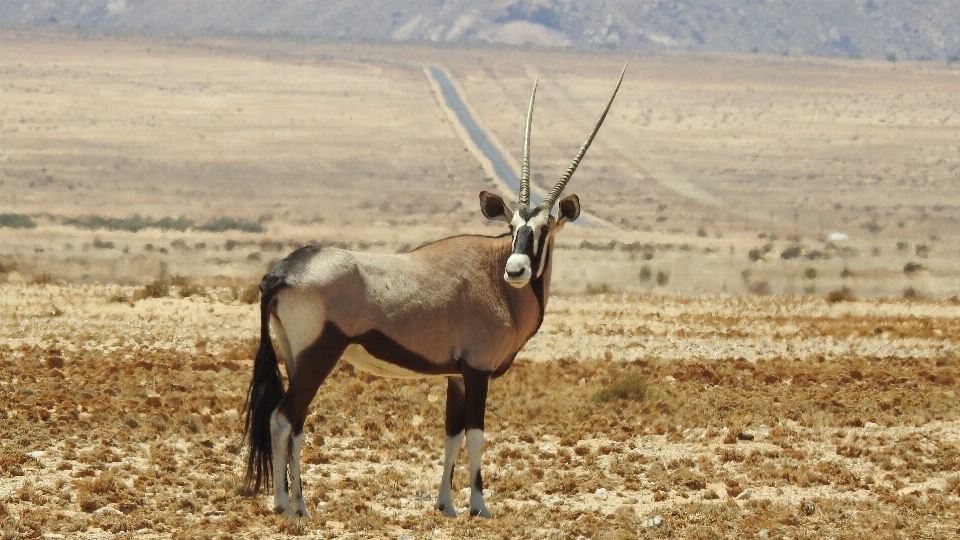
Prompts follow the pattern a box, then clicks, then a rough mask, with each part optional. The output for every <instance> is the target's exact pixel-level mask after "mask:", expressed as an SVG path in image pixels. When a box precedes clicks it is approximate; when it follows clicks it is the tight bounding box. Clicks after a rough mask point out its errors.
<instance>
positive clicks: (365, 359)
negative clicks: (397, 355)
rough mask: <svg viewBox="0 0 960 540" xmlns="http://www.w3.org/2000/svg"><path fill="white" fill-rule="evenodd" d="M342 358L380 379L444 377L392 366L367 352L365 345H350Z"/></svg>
mask: <svg viewBox="0 0 960 540" xmlns="http://www.w3.org/2000/svg"><path fill="white" fill-rule="evenodd" d="M341 358H343V359H344V360H346V361H347V362H350V364H351V365H352V366H353V367H355V368H357V369H359V370H360V371H365V372H367V373H370V374H372V375H377V376H379V377H391V378H401V379H421V378H424V377H438V376H442V375H438V374H434V373H420V372H417V371H414V370H412V369H408V368H405V367H402V366H398V365H396V364H391V363H390V362H386V361H384V360H381V359H379V358H377V357H375V356H373V355H371V354H370V353H368V352H367V350H366V349H364V348H363V345H356V344H354V345H350V346H349V347H347V350H345V351H343V356H342V357H341Z"/></svg>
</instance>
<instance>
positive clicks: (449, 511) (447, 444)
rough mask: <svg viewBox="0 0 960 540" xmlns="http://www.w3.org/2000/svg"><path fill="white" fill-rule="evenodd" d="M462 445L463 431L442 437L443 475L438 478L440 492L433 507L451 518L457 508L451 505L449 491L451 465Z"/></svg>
mask: <svg viewBox="0 0 960 540" xmlns="http://www.w3.org/2000/svg"><path fill="white" fill-rule="evenodd" d="M462 445H463V432H462V431H461V432H460V433H458V434H456V435H454V436H453V437H451V436H449V435H447V436H446V437H445V438H444V439H443V477H442V478H441V479H440V494H439V495H437V504H436V505H434V508H436V509H437V510H440V511H441V512H443V515H445V516H447V517H451V518H455V517H457V509H456V508H454V506H453V494H452V492H451V488H452V484H453V466H454V465H456V463H457V454H459V453H460V446H462Z"/></svg>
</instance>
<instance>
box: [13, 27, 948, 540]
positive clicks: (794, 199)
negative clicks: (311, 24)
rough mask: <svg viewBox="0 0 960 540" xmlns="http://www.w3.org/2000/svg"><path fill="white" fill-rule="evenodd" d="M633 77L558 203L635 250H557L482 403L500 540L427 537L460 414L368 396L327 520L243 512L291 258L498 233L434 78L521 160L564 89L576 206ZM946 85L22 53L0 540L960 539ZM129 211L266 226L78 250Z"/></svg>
mask: <svg viewBox="0 0 960 540" xmlns="http://www.w3.org/2000/svg"><path fill="white" fill-rule="evenodd" d="M625 61H627V62H629V67H628V72H627V73H628V76H627V79H626V82H625V83H624V87H623V88H622V90H621V93H620V96H619V97H618V100H617V102H616V104H615V105H614V109H613V110H612V112H611V116H610V117H609V118H608V120H607V123H606V124H605V125H604V127H603V129H602V130H601V132H600V135H599V136H598V138H597V140H596V142H595V144H594V146H593V147H592V148H591V150H590V153H589V155H588V156H587V158H586V159H585V160H584V162H583V164H582V165H581V167H580V170H579V171H578V172H577V174H576V176H575V177H574V179H573V180H572V182H571V184H570V186H569V188H568V192H572V193H577V194H578V195H580V198H581V201H582V203H583V206H584V209H585V210H587V211H590V212H591V213H593V214H594V215H597V216H599V217H600V218H602V219H604V220H605V221H606V222H607V223H608V226H606V227H602V228H585V227H578V226H575V225H574V226H570V227H567V228H565V229H564V230H563V232H562V233H561V234H560V235H559V236H558V242H557V250H556V263H555V264H556V266H555V273H554V281H555V283H554V289H555V290H556V292H557V296H555V297H554V298H552V299H551V301H550V305H549V307H548V310H547V317H546V320H545V322H544V325H543V327H542V329H541V331H540V333H539V334H538V335H537V336H536V338H535V339H534V340H533V341H532V342H531V343H530V344H528V346H527V347H526V348H525V349H524V350H523V351H522V352H521V354H520V356H519V357H518V360H517V362H516V364H515V365H514V367H513V368H511V370H510V371H509V372H508V373H507V374H506V375H505V376H504V377H502V378H501V379H498V380H497V381H495V382H494V384H493V385H492V389H491V395H490V400H489V409H488V428H489V431H488V437H489V438H488V443H487V452H486V459H485V463H486V466H485V469H484V478H485V480H486V484H487V488H488V491H489V493H488V497H487V503H488V506H489V507H490V509H491V511H492V512H493V514H494V518H493V519H491V520H479V519H471V518H469V517H467V516H461V517H460V518H458V519H456V520H447V519H444V518H442V517H441V516H440V515H439V513H437V512H435V511H434V510H433V509H432V504H433V497H435V494H436V490H437V487H438V482H439V478H440V467H441V465H440V460H441V457H442V456H441V453H442V442H443V428H442V418H443V412H442V411H443V406H444V392H445V385H444V383H443V382H442V381H439V380H430V379H427V380H423V381H413V382H410V381H397V380H387V379H377V378H373V377H368V376H366V375H362V374H358V373H354V372H353V371H352V370H350V369H349V368H348V367H341V368H339V369H337V370H336V371H335V373H334V375H333V376H332V377H331V380H329V381H328V382H327V383H326V384H325V386H324V387H323V388H322V389H321V392H320V395H319V396H318V398H317V399H316V401H315V402H314V406H313V414H312V415H311V416H310V418H309V419H308V422H307V431H308V433H309V436H308V438H307V445H306V448H305V450H304V452H305V456H304V458H305V463H306V466H305V473H304V479H305V483H306V489H305V492H306V494H307V497H308V504H309V505H310V507H311V508H312V509H313V515H314V520H313V521H310V522H304V523H300V524H290V523H286V522H284V521H283V520H282V519H280V518H278V517H276V516H274V515H273V514H272V512H271V511H270V510H269V509H270V506H271V505H270V500H269V497H268V496H267V495H266V494H261V495H259V496H253V497H251V496H249V495H248V494H244V493H242V492H241V482H240V476H239V475H240V474H241V473H242V464H243V460H244V455H243V447H242V444H241V435H240V430H241V425H242V417H241V411H242V409H243V405H244V404H243V399H244V396H245V392H246V387H247V384H248V382H249V377H250V371H251V360H252V358H253V354H254V351H255V347H256V343H255V341H254V338H255V336H256V334H257V328H258V327H259V321H258V310H257V308H256V306H255V304H250V303H249V302H255V301H256V294H255V289H251V288H250V287H251V286H253V285H255V284H256V283H257V282H258V281H259V279H260V277H261V276H262V275H263V273H264V272H265V271H266V270H267V269H268V268H269V267H270V266H271V265H272V264H274V263H275V261H277V260H279V259H280V258H282V257H283V256H285V255H286V254H287V253H288V252H290V251H291V250H292V249H294V248H296V247H298V246H301V245H304V244H307V243H313V242H321V243H325V244H331V245H337V246H341V247H347V248H353V249H364V250H374V251H380V252H397V251H405V250H409V249H411V248H412V247H415V246H417V245H420V244H422V243H424V242H427V241H430V240H435V239H438V238H442V237H444V236H449V235H452V234H461V233H481V234H501V233H502V232H504V231H503V230H502V226H500V225H489V224H486V223H484V222H483V220H482V218H481V216H480V214H479V212H478V208H477V206H478V205H477V193H478V192H479V191H480V190H482V189H497V186H496V184H495V183H494V182H493V180H492V179H491V178H489V177H487V174H486V173H485V172H484V170H483V169H482V168H481V166H480V164H479V163H478V161H477V159H476V158H475V157H474V156H473V155H472V154H471V153H470V152H469V150H468V149H467V148H466V147H465V146H464V144H463V142H462V140H461V139H460V138H459V135H458V132H457V130H456V129H455V128H454V126H453V125H452V124H451V123H450V120H449V117H448V115H447V114H446V112H445V111H444V110H443V109H442V107H441V105H440V103H439V101H438V100H437V98H436V96H435V95H433V93H432V91H431V88H430V85H429V81H428V80H427V78H426V77H425V75H424V72H423V67H422V65H423V64H424V63H432V64H437V65H442V66H444V67H445V68H446V69H448V70H449V71H450V72H451V73H452V74H453V75H454V77H455V78H456V81H457V84H458V85H459V86H460V88H461V89H462V90H463V91H464V93H465V95H466V97H467V99H468V100H469V105H470V107H471V109H472V110H473V111H474V113H475V114H476V116H477V117H478V119H479V120H480V122H481V123H482V124H483V127H484V128H485V129H486V130H487V131H488V133H489V134H490V135H491V136H492V137H493V138H494V139H495V142H496V144H497V145H499V146H500V147H501V148H504V149H505V150H506V151H508V152H511V153H512V156H511V158H512V159H514V160H515V161H519V159H518V154H519V151H520V146H521V144H520V143H521V141H522V128H523V126H522V124H523V118H524V114H525V108H526V104H527V99H528V97H529V94H528V92H529V91H530V87H531V86H532V83H533V78H534V77H535V76H539V77H540V86H539V91H538V98H537V104H538V105H537V107H538V108H537V110H536V113H535V123H534V134H533V156H532V157H533V164H534V165H533V170H534V174H533V179H534V182H535V183H536V184H537V185H538V186H539V187H540V188H546V189H549V187H550V185H551V184H552V182H553V179H555V178H557V175H559V174H560V173H561V172H562V170H563V169H564V168H565V167H566V165H567V163H568V161H569V159H570V158H571V157H572V156H573V154H574V153H575V152H576V149H577V148H578V146H579V144H580V143H581V142H582V137H583V136H584V135H585V134H586V132H587V131H588V130H589V127H590V125H592V122H593V121H594V119H595V115H596V114H597V112H598V111H599V110H600V109H601V108H602V105H603V102H604V100H605V99H606V98H607V96H608V95H609V92H610V90H611V87H612V84H613V82H614V80H615V78H616V76H617V74H618V73H619V70H620V68H621V67H622V65H623V63H624V62H625ZM957 88H960V69H958V68H957V67H956V65H947V64H944V63H939V64H938V63H933V62H929V63H907V62H868V61H861V62H854V61H827V60H818V59H802V58H801V59H797V58H781V57H771V56H761V55H754V56H714V55H652V56H632V57H628V56H623V55H620V54H616V53H612V52H611V53H607V54H597V53H591V54H588V55H577V54H573V53H571V52H566V51H561V52H545V51H540V50H534V49H497V48H481V49H455V48H448V47H414V46H393V45H360V44H351V43H344V42H331V43H324V42H309V41H298V40H283V39H276V40H228V39H206V40H185V39H174V38H162V37H137V36H106V37H105V36H98V35H88V34H82V33H80V34H73V33H60V32H21V31H15V30H10V31H8V30H6V29H5V30H4V31H3V33H0V214H2V215H3V216H6V217H3V216H0V217H2V219H13V218H17V219H21V220H23V219H24V218H29V219H30V220H31V221H32V222H33V224H34V225H35V226H34V227H32V228H12V226H0V534H2V535H3V538H19V537H41V536H44V535H45V536H46V537H47V538H75V537H80V538H102V537H108V536H111V535H115V534H119V535H125V536H127V537H131V538H133V537H136V538H170V537H176V538H198V537H200V538H202V537H210V538H213V537H220V538H228V537H237V538H262V537H267V536H274V537H287V536H293V535H308V536H310V537H317V538H335V537H336V538H389V539H398V538H400V537H402V536H412V537H414V538H418V539H420V538H464V537H469V538H544V537H547V538H579V537H585V538H635V537H638V536H639V537H667V536H673V537H680V538H716V537H745V538H753V537H770V538H829V537H834V538H871V539H873V538H888V537H889V538H899V537H911V538H954V537H956V536H957V535H958V534H960V472H958V471H960V462H958V459H960V405H958V402H960V401H958V399H957V398H958V393H960V358H958V355H957V351H956V347H957V343H956V337H955V336H957V335H958V333H960V322H958V321H960V300H958V296H957V295H958V293H960V183H958V182H957V175H958V174H960V94H958V93H957V91H956V89H957ZM505 195H510V196H511V197H512V196H513V194H505ZM134 215H140V216H141V217H144V218H150V219H154V220H159V219H162V218H169V219H171V220H175V219H178V218H182V219H184V220H191V221H193V222H194V223H197V224H202V223H205V222H206V221H208V220H216V219H220V218H233V219H237V220H244V221H246V222H248V223H254V224H257V225H259V226H260V227H261V232H242V231H240V230H227V231H209V230H208V231H204V230H199V229H197V228H187V229H185V230H176V229H170V228H167V229H163V228H161V227H153V228H147V229H144V230H139V231H136V232H134V231H125V230H117V229H115V228H114V229H111V228H106V227H100V228H96V229H88V228H84V227H82V226H78V225H76V224H75V222H71V221H70V220H76V219H86V218H89V217H91V216H93V217H96V218H104V219H106V218H113V219H117V220H129V218H131V217H132V216H134ZM10 216H13V218H11V217H10ZM11 223H12V222H11ZM833 233H843V235H834V234H833ZM844 237H845V239H844ZM791 254H792V255H791ZM145 284H150V286H149V288H145V287H144V285H145ZM164 286H166V287H167V289H166V290H164V289H162V287H164ZM842 287H846V288H847V290H846V291H845V292H842V293H841V288H842ZM251 291H254V292H253V293H251ZM831 292H832V293H839V294H834V295H833V296H834V299H838V298H839V299H841V300H843V301H839V302H834V303H828V302H827V301H826V299H825V298H826V297H827V296H828V293H831ZM151 296H155V297H151ZM905 297H906V298H905ZM844 299H845V300H844ZM464 465H465V460H464ZM465 480H466V479H465V475H464V474H463V471H460V472H459V474H458V475H457V476H456V477H455V483H456V484H457V485H458V486H464V485H465V484H466V481H465ZM458 500H459V502H460V503H461V504H463V505H464V506H465V505H466V503H467V497H466V495H465V494H464V493H460V494H459V499H458Z"/></svg>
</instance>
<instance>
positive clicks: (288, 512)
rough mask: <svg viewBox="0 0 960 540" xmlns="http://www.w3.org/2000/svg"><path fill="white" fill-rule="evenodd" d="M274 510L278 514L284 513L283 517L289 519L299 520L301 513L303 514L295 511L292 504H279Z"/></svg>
mask: <svg viewBox="0 0 960 540" xmlns="http://www.w3.org/2000/svg"><path fill="white" fill-rule="evenodd" d="M273 511H274V512H276V513H277V514H282V515H283V517H285V518H286V519H287V520H289V521H297V520H298V519H300V515H301V514H300V512H297V511H294V509H293V508H292V507H290V506H287V507H284V506H282V505H279V504H278V505H277V506H275V507H273Z"/></svg>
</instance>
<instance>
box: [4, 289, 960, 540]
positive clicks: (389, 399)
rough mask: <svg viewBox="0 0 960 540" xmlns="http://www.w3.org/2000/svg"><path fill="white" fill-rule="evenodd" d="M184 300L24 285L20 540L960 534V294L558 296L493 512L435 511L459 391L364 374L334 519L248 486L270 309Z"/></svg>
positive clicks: (345, 402)
mask: <svg viewBox="0 0 960 540" xmlns="http://www.w3.org/2000/svg"><path fill="white" fill-rule="evenodd" d="M170 292H171V297H164V298H152V299H145V300H139V301H135V302H131V301H130V299H131V298H133V297H135V296H136V293H137V289H135V288H132V287H122V286H115V285H103V286H55V285H12V284H7V285H2V286H0V306H2V310H0V311H2V316H0V336H2V338H0V367H2V372H3V376H2V378H0V385H2V388H3V391H2V392H0V409H2V414H3V415H4V416H5V420H4V422H3V423H2V424H0V528H2V533H3V535H4V536H5V537H9V538H19V537H39V536H41V535H43V534H45V535H46V537H48V538H60V537H69V538H102V537H107V536H110V535H113V534H117V533H119V534H121V535H126V536H129V537H137V538H169V537H174V538H198V537H211V538H214V537H220V538H226V537H236V538H255V537H264V536H272V537H278V538H279V537H286V536H292V535H307V536H309V537H316V538H400V537H402V536H410V537H413V538H462V537H472V538H542V537H556V538H577V537H581V536H582V537H585V538H633V537H637V536H642V537H665V536H674V537H680V538H711V537H717V536H727V537H730V536H738V537H748V538H751V537H773V538H825V537H835V538H866V537H877V536H878V535H879V537H914V538H917V537H923V538H951V537H953V536H954V535H956V534H957V533H958V532H960V475H958V473H957V471H958V467H960V463H958V461H957V460H958V456H960V452H958V450H960V405H958V400H957V393H958V391H960V387H958V381H960V360H958V358H957V355H956V351H955V347H956V342H955V340H954V338H953V336H955V335H957V332H958V330H960V328H958V322H957V321H958V320H960V318H958V315H960V306H958V305H956V303H954V302H932V301H912V302H908V301H906V300H897V301H856V302H841V303H836V304H828V303H826V302H825V301H823V300H821V299H816V298H813V299H811V298H803V297H742V296H707V297H701V298H692V297H675V296H621V295H595V296H569V297H555V298H553V299H552V300H551V303H550V306H549V310H548V315H547V319H546V321H545V323H544V326H543V328H542V330H541V331H540V333H539V334H538V336H537V337H535V338H534V340H533V341H532V342H531V343H530V344H529V346H528V347H527V348H526V349H525V350H524V351H523V352H522V353H521V355H520V357H519V358H518V360H517V362H516V364H515V365H514V367H513V368H511V370H510V372H508V374H507V375H505V376H504V377H502V378H501V379H498V380H497V381H496V382H495V383H494V384H493V385H492V389H491V395H490V399H489V413H488V426H489V430H488V444H487V451H486V454H485V468H484V476H485V480H486V484H487V488H488V505H489V507H490V509H491V511H492V512H493V514H494V518H493V519H490V520H483V521H481V520H478V519H471V518H469V517H467V516H461V517H459V518H457V519H456V520H447V519H444V518H442V517H441V516H440V515H439V513H437V512H435V511H434V510H433V509H432V506H431V505H432V498H433V497H434V496H435V490H436V488H437V483H438V482H439V477H440V468H441V465H440V463H441V459H442V440H443V435H442V434H443V431H442V429H443V428H442V411H443V403H444V391H445V390H444V389H445V385H444V384H443V382H442V381H437V380H430V379H426V380H422V381H399V380H388V379H378V378H374V377H372V376H367V375H364V374H359V373H354V372H353V371H352V370H351V369H349V368H348V367H347V366H341V367H340V368H338V369H337V370H336V371H335V373H334V375H333V376H332V377H331V379H330V380H329V381H328V382H327V383H325V385H324V387H323V388H322V389H321V392H320V395H319V396H318V398H317V399H316V401H315V402H314V405H313V409H312V410H313V413H312V414H311V416H310V418H309V420H308V422H307V431H308V433H309V435H308V437H307V441H308V444H307V445H306V448H305V450H304V461H305V463H306V465H305V473H304V478H305V484H306V494H307V498H308V504H309V505H310V506H311V508H312V509H313V514H314V520H313V521H310V522H304V523H299V524H288V523H285V522H284V521H282V520H281V519H280V518H278V517H275V516H274V515H272V513H271V512H270V511H269V500H268V497H267V496H266V495H261V496H255V497H250V496H247V495H245V494H243V493H242V492H241V485H240V475H241V474H242V466H243V465H242V464H243V457H244V456H243V448H242V446H241V438H240V430H241V418H240V413H239V411H241V409H242V407H243V399H244V393H245V389H246V385H247V384H248V381H249V376H250V369H251V358H252V355H253V352H254V347H255V345H256V344H255V342H254V337H255V334H256V328H257V325H258V321H257V313H256V311H257V310H256V306H255V305H250V304H246V303H243V302H241V301H240V300H238V299H237V296H238V294H239V291H236V290H234V289H231V288H226V287H221V288H200V289H197V290H194V291H193V292H194V293H195V294H194V295H193V296H190V297H188V298H178V296H179V294H178V290H177V289H176V288H173V289H171V291H170ZM462 460H465V458H463V457H462ZM462 465H465V461H464V463H462ZM455 482H456V485H458V486H463V485H464V484H465V476H464V474H463V472H462V470H461V471H460V472H459V474H458V475H457V476H456V478H455ZM458 493H459V495H458V497H457V500H458V502H459V503H461V504H463V505H466V502H467V499H466V495H465V494H463V493H460V492H458ZM58 535H61V536H58Z"/></svg>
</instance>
